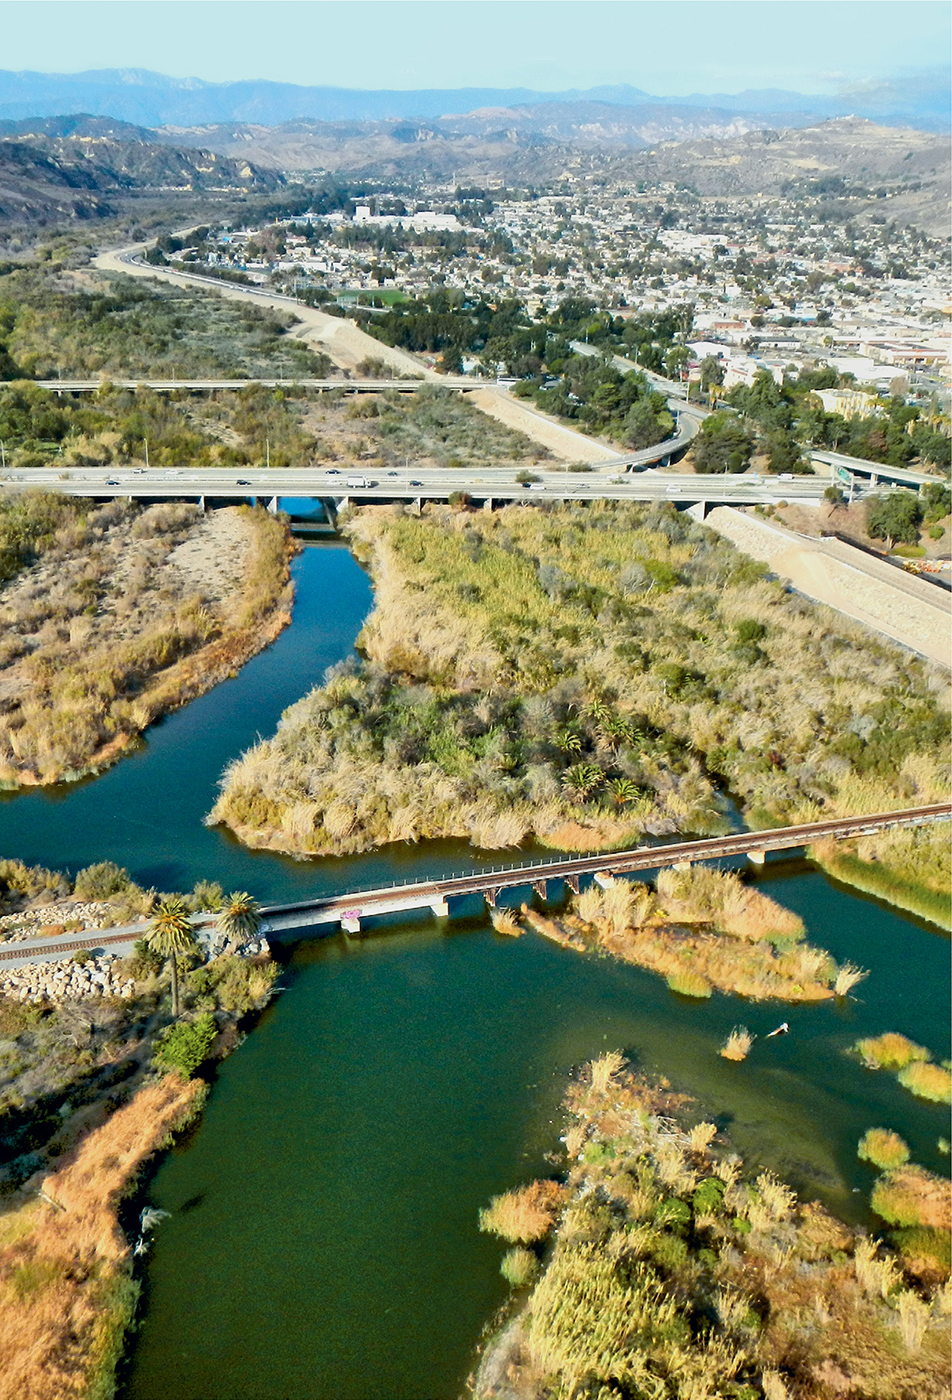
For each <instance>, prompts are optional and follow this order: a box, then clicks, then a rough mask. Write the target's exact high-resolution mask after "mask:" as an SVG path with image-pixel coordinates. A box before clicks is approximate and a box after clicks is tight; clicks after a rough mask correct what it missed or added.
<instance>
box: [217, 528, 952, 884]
mask: <svg viewBox="0 0 952 1400" xmlns="http://www.w3.org/2000/svg"><path fill="white" fill-rule="evenodd" d="M345 528H346V531H347V533H348V535H349V538H350V539H351V541H352V544H353V547H354V549H355V552H356V553H357V555H358V557H359V558H360V559H361V560H362V561H363V562H364V563H365V564H366V566H367V567H368V569H369V570H370V573H371V575H372V578H373V582H374V590H375V606H374V611H373V613H372V614H371V616H370V617H369V618H368V620H367V622H366V623H365V625H364V628H363V630H362V632H361V634H360V637H359V639H358V646H359V648H360V650H361V651H362V653H363V660H362V661H360V662H357V663H354V664H348V665H344V666H343V667H339V668H337V669H336V670H335V671H334V673H332V675H330V676H329V677H328V680H327V682H326V683H325V685H324V686H322V687H318V688H317V689H316V690H314V691H312V692H311V694H310V695H309V696H307V697H306V698H305V699H304V700H302V701H301V702H299V704H297V705H295V706H292V707H291V708H290V709H289V710H288V711H287V712H286V713H285V715H284V717H283V719H282V721H281V724H280V725H279V727H278V730H277V733H276V734H275V736H274V737H273V738H272V739H267V740H264V741H263V742H262V743H260V744H258V745H257V746H256V747H255V748H253V749H251V750H249V751H248V752H247V753H246V754H245V755H243V756H242V757H241V758H240V759H239V760H238V761H236V762H235V763H233V764H232V765H231V767H230V768H229V770H228V771H227V773H226V775H225V777H224V780H223V784H222V793H221V796H220V798H219V800H218V802H217V803H216V805H215V808H214V810H213V812H212V814H211V818H210V820H211V821H212V822H220V823H223V824H226V825H227V826H229V827H230V828H231V829H232V831H234V833H235V834H236V835H237V836H238V837H239V839H240V840H242V841H243V842H244V843H245V844H247V845H249V846H251V847H255V848H267V849H272V850H278V851H285V852H289V853H292V854H299V855H318V854H341V853H348V852H356V851H365V850H369V849H372V848H374V847H379V846H382V845H384V844H386V843H388V842H397V841H413V840H418V839H423V838H428V837H445V836H456V837H463V838H468V839H469V840H470V841H471V842H472V843H473V844H474V845H477V846H482V847H486V848H501V847H505V846H515V845H518V844H519V843H520V842H522V841H524V840H526V839H527V838H532V839H534V840H536V841H538V842H541V843H542V844H545V845H548V846H551V847H555V848H559V849H563V850H592V849H612V848H616V847H620V846H623V845H631V844H635V843H636V842H637V841H638V840H639V839H641V838H642V837H643V836H644V835H646V834H649V835H655V834H665V833H671V832H675V831H681V832H705V831H714V830H717V828H718V826H719V824H722V823H723V821H724V815H723V804H722V803H721V801H720V799H719V797H718V789H719V788H720V787H722V786H724V787H727V788H728V789H729V790H730V791H732V792H733V793H734V794H735V795H736V796H737V798H738V799H739V802H740V804H741V805H742V809H743V812H744V815H745V817H746V819H747V821H748V822H749V823H750V825H752V826H756V827H765V826H770V825H773V824H782V823H786V822H793V821H803V820H815V819H817V818H818V817H820V816H821V815H831V814H833V813H844V814H846V813H849V814H854V813H857V812H864V811H866V812H872V811H874V810H877V809H878V810H888V809H889V808H891V807H900V806H903V805H906V804H907V803H908V802H909V801H910V800H913V799H917V800H921V801H935V800H940V799H941V798H942V797H943V796H944V795H945V792H946V789H947V778H946V775H945V773H944V758H943V753H944V744H945V742H946V736H947V733H948V715H947V713H945V712H944V711H943V707H942V703H941V699H940V691H941V690H942V689H943V683H942V681H941V678H940V677H939V676H938V674H937V673H934V672H933V671H931V670H930V669H929V668H928V666H926V665H925V664H924V663H921V662H919V661H916V660H910V658H909V657H908V656H906V655H903V654H902V653H900V652H899V651H898V649H896V648H895V647H893V646H891V645H890V644H888V643H880V642H877V641H874V640H872V639H871V638H870V637H869V634H868V633H867V632H865V631H864V630H863V629H861V628H859V627H858V626H854V625H852V624H850V623H849V622H848V621H847V620H846V619H844V618H841V617H837V616H836V615H835V614H833V613H832V612H830V611H829V610H828V609H826V608H824V607H822V606H819V605H816V604H813V603H810V602H808V601H807V600H806V599H803V598H798V597H796V596H793V595H791V594H789V593H787V592H786V590H785V589H784V588H783V586H782V585H781V584H779V583H777V582H776V581H773V580H771V579H769V578H768V577H767V576H766V570H765V568H764V567H763V566H762V565H760V564H758V563H756V562H754V561H752V560H749V559H746V558H745V557H744V556H743V555H742V554H740V553H739V552H738V551H737V550H736V549H735V548H734V547H733V546H732V545H730V544H729V543H728V542H726V541H724V540H722V539H720V538H718V537H717V536H715V535H714V534H713V533H711V532H710V531H708V530H706V529H704V528H703V527H702V526H700V525H698V524H696V523H695V522H694V521H692V520H690V519H688V518H687V517H685V516H684V515H682V514H679V513H678V512H677V511H676V510H674V509H673V508H672V507H669V506H664V505H660V506H652V507H643V506H616V505H613V504H611V503H592V504H590V505H586V506H581V505H563V506H553V507H547V508H535V507H533V508H529V507H524V506H521V505H515V506H510V507H507V508H505V509H503V510H500V511H497V512H494V513H492V514H489V513H486V512H474V511H469V510H467V509H465V508H464V509H460V510H453V509H449V508H446V507H429V508H428V509H427V511H426V512H425V513H424V515H423V516H422V517H421V518H416V517H414V516H412V515H410V514H408V513H405V512H403V511H402V510H401V509H400V508H389V507H384V508H370V509H365V510H362V511H360V512H356V513H354V514H353V515H351V516H350V517H349V519H348V520H347V522H346V527H345ZM897 850H898V847H897ZM921 851H922V852H924V853H925V856H926V857H927V862H928V872H929V873H928V878H929V879H930V880H931V879H932V877H933V875H935V878H936V880H937V881H938V884H939V887H940V888H941V881H942V879H943V878H945V876H944V869H943V867H942V862H941V859H940V857H939V854H938V847H937V846H936V848H935V849H933V846H931V845H929V844H928V843H927V842H926V843H923V845H922V846H921ZM884 860H886V863H888V858H884Z"/></svg>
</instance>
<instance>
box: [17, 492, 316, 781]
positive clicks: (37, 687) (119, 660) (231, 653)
mask: <svg viewBox="0 0 952 1400" xmlns="http://www.w3.org/2000/svg"><path fill="white" fill-rule="evenodd" d="M290 552H291V543H290V537H289V535H288V531H287V528H286V526H285V525H283V524H282V523H281V522H279V521H278V520H276V519H275V518H274V517H273V516H270V515H268V513H267V512H266V511H262V510H254V511H253V510H251V509H250V508H249V507H247V506H242V507H237V508H232V509H228V510H225V511H219V512H215V513H213V514H212V515H209V516H207V517H206V516H202V515H201V514H200V513H199V511H198V508H197V507H195V506H192V505H183V504H180V503H170V504H167V505H157V506H152V507H150V508H149V509H147V510H140V509H139V508H138V507H136V506H132V505H127V504H125V503H123V502H121V501H114V502H111V503H110V504H108V505H105V506H100V507H94V506H93V505H92V504H91V503H90V502H88V501H83V500H75V499H70V498H66V497H61V496H56V495H53V494H52V493H45V492H25V493H24V494H22V495H20V496H15V497H8V498H6V499H5V500H4V501H3V502H0V582H2V587H0V785H3V786H7V787H12V786H18V785H32V784H37V783H54V782H60V781H62V780H64V779H67V778H70V777H75V776H77V775H79V774H80V773H83V772H87V771H90V770H94V769H98V768H102V767H104V766H105V765H106V764H108V763H109V762H111V761H112V760H113V759H114V758H115V757H117V756H118V755H119V754H120V753H121V752H122V750H123V749H124V748H125V747H126V746H127V745H128V744H129V742H130V741H131V740H132V738H133V737H134V736H135V735H136V734H138V733H140V732H141V731H142V730H143V729H145V728H146V726H147V725H149V724H150V723H151V722H152V720H153V719H155V718H156V717H157V716H158V715H160V714H162V713H164V712H165V711H167V710H170V709H173V708H175V707H176V706H178V705H181V704H183V703H184V702H185V701H186V700H189V699H192V698H194V696H196V695H200V694H202V693H203V692H204V691H206V690H208V689H210V688H211V686H212V685H214V684H215V683H216V682H217V681H219V680H222V679H224V678H225V677H226V676H227V675H229V674H230V673H231V672H232V671H233V670H234V668H235V667H236V666H237V665H240V664H241V663H242V662H243V661H245V660H247V658H248V657H249V656H252V655H254V653H255V652H256V651H258V650H260V648H261V647H262V646H264V645H266V643H267V642H268V641H270V640H272V639H273V637H274V636H275V635H276V634H277V632H279V631H280V630H281V628H282V627H283V626H284V625H285V624H286V623H287V622H288V621H289V620H290V612H289V607H290V600H291V592H290V584H289V576H288V559H289V557H290Z"/></svg>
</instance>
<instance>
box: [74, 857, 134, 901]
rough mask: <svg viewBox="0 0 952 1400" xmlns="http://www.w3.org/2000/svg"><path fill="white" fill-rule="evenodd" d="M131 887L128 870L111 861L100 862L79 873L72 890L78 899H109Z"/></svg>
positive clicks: (131, 882) (131, 881)
mask: <svg viewBox="0 0 952 1400" xmlns="http://www.w3.org/2000/svg"><path fill="white" fill-rule="evenodd" d="M132 885H133V880H132V877H131V876H130V874H129V872H128V870H124V869H123V868H122V866H120V865H116V864H115V863H114V862H113V861H111V860H101V861H100V862H99V863H98V865H87V866H86V868H85V870H81V871H80V872H79V874H78V875H77V876H76V882H75V884H74V886H73V889H74V892H75V894H76V897H77V898H78V899H111V898H112V897H113V895H117V894H125V893H126V892H127V890H129V888H130V887H131V886H132Z"/></svg>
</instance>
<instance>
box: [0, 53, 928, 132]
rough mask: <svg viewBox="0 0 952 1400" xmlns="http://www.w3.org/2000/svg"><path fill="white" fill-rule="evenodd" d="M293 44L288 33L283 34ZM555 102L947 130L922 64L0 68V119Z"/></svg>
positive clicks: (338, 115)
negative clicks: (571, 71)
mask: <svg viewBox="0 0 952 1400" xmlns="http://www.w3.org/2000/svg"><path fill="white" fill-rule="evenodd" d="M289 42H293V40H289ZM563 102H568V103H572V102H598V103H603V104H608V105H612V106H622V107H636V106H640V105H642V104H645V103H647V104H648V105H654V106H668V107H671V106H673V107H678V108H686V107H700V108H705V109H709V108H712V107H713V108H717V109H719V110H721V111H723V112H724V113H728V114H733V115H736V116H747V117H750V118H751V120H752V121H753V122H755V123H756V122H758V121H760V124H761V125H772V124H775V123H773V122H770V121H764V120H762V119H763V118H764V117H765V116H767V117H769V115H770V114H771V113H773V114H777V113H785V114H786V115H787V121H786V123H785V124H787V125H792V124H795V122H794V121H793V119H792V114H794V113H800V114H803V115H804V118H805V120H812V121H816V120H818V119H821V118H823V117H832V116H841V115H846V114H851V113H852V114H856V115H860V116H867V117H870V118H873V119H875V120H876V121H879V122H882V123H887V124H898V125H906V126H914V127H922V128H923V129H926V130H936V131H941V130H947V129H948V127H949V74H948V72H947V70H945V69H940V68H936V69H935V70H923V71H922V72H920V73H917V74H915V75H914V76H913V77H912V78H911V79H910V80H904V81H900V80H895V81H881V82H875V83H866V84H858V85H856V86H854V87H853V88H852V89H851V90H849V91H847V92H844V93H842V94H839V95H831V96H822V95H817V94H811V95H809V96H805V95H804V94H803V93H796V92H787V91H784V90H769V91H762V92H749V91H748V92H742V93H736V94H728V93H719V94H713V95H712V94H707V95H705V94H701V93H695V94H692V95H691V96H690V97H687V98H685V97H663V96H653V95H651V94H649V93H646V92H643V91H642V90H641V89H640V88H635V87H631V86H628V85H625V84H622V85H618V86H614V87H597V88H592V89H589V90H588V91H581V90H578V89H571V90H567V91H564V92H556V93H546V92H535V91H533V90H532V89H531V88H455V89H439V88H432V89H426V90H418V91H409V92H408V91H387V90H375V91H360V90H356V89H350V88H338V87H302V86H298V85H297V84H294V83H275V82H267V81H264V80H255V79H251V80H248V81H244V82H232V83H207V82H203V81H202V80H201V79H199V78H170V77H166V76H165V75H163V74H161V73H151V72H149V71H147V70H145V69H139V68H134V69H114V68H110V69H103V70H101V71H91V72H84V73H35V72H21V73H13V72H9V71H3V72H0V118H7V119H11V120H16V119H18V118H22V117H37V116H58V115H60V114H62V113H64V112H94V113H97V114H98V115H100V116H109V117H113V118H115V119H117V120H122V121H127V122H132V123H134V124H136V125H138V126H144V127H155V126H167V125H171V126H183V127H192V126H201V125H217V124H220V123H232V122H238V123H254V124H256V125H261V126H275V125H280V124H281V123H283V122H288V121H297V120H310V121H335V122H336V121H387V120H400V119H409V120H415V121H432V120H434V119H436V118H438V117H441V116H445V115H447V114H448V113H454V112H472V111H474V110H477V109H480V108H486V107H496V108H509V107H517V106H522V105H539V104H550V103H563Z"/></svg>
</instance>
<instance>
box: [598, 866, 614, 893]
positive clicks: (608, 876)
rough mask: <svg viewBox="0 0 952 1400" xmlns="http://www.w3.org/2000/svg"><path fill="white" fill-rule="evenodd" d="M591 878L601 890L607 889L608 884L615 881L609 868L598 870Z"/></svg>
mask: <svg viewBox="0 0 952 1400" xmlns="http://www.w3.org/2000/svg"><path fill="white" fill-rule="evenodd" d="M593 878H594V880H595V883H596V885H598V887H599V889H602V890H607V889H608V887H609V886H610V885H613V884H614V883H615V877H614V875H613V874H612V872H611V871H610V870H600V871H599V872H598V874H597V875H595V876H594V877H593Z"/></svg>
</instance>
